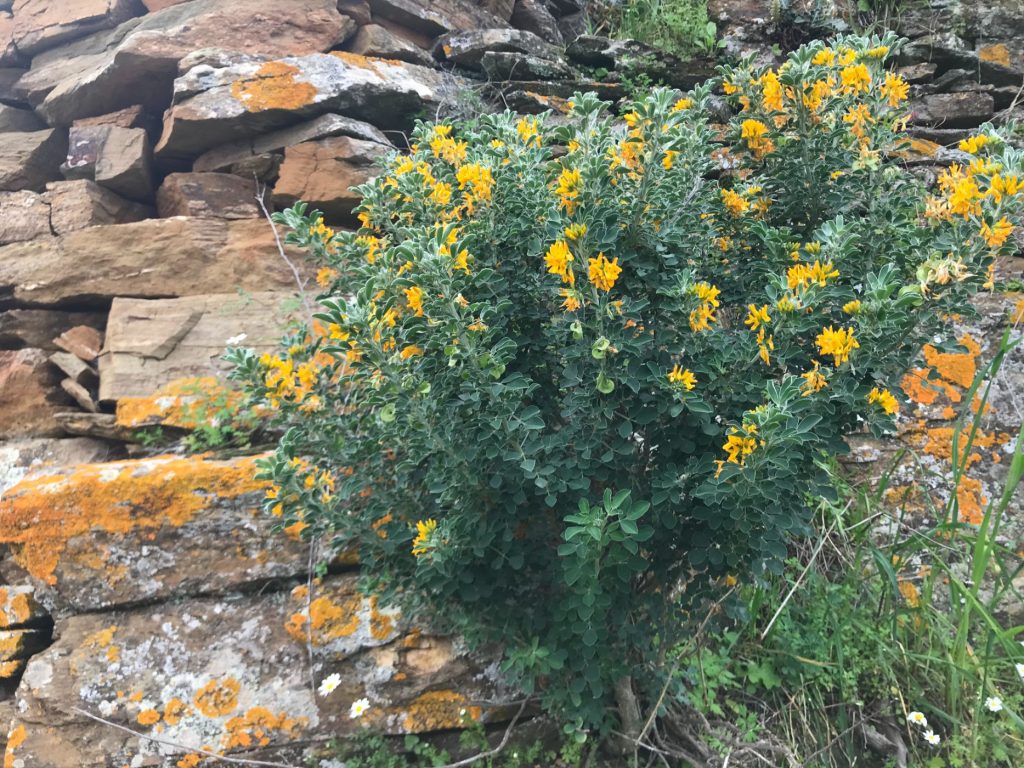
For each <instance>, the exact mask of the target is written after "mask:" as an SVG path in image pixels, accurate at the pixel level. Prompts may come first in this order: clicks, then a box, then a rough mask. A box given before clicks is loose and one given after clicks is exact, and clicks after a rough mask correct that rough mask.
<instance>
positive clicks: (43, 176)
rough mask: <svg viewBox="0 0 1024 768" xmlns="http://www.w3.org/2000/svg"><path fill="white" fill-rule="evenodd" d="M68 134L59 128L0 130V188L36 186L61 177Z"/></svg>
mask: <svg viewBox="0 0 1024 768" xmlns="http://www.w3.org/2000/svg"><path fill="white" fill-rule="evenodd" d="M67 146H68V145H67V135H66V134H65V133H64V132H62V131H59V130H45V131H31V132H29V133H0V190H7V191H12V190H19V189H34V190H36V191H41V190H42V189H43V187H44V186H45V185H46V182H48V181H53V180H54V179H59V178H60V171H59V169H60V164H61V162H62V161H63V160H64V155H65V153H66V152H67Z"/></svg>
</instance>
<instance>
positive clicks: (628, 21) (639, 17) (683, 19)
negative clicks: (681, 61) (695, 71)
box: [599, 0, 717, 58]
mask: <svg viewBox="0 0 1024 768" xmlns="http://www.w3.org/2000/svg"><path fill="white" fill-rule="evenodd" d="M599 15H600V18H601V22H602V25H603V27H604V29H605V30H606V31H607V32H608V33H609V34H610V35H611V36H612V37H616V38H621V39H626V38H628V39H633V40H639V41H640V42H642V43H646V44H648V45H651V46H654V47H655V48H661V49H662V50H664V51H667V52H669V53H673V54H675V55H677V56H680V57H682V58H688V57H691V56H694V55H697V54H706V53H710V52H712V51H714V50H715V48H716V47H717V42H716V35H717V28H716V26H715V23H714V22H713V21H711V20H709V19H708V6H707V2H705V1H704V0H626V2H621V3H615V4H611V3H606V4H605V7H604V8H603V9H599Z"/></svg>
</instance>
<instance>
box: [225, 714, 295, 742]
mask: <svg viewBox="0 0 1024 768" xmlns="http://www.w3.org/2000/svg"><path fill="white" fill-rule="evenodd" d="M307 725H308V720H307V719H306V718H304V717H300V718H290V717H288V715H287V714H286V713H284V712H278V713H277V714H276V715H275V714H274V713H273V712H271V711H270V710H269V709H267V708H266V707H253V708H252V709H250V710H248V711H247V712H246V713H245V714H244V715H239V716H238V717H233V718H231V719H230V720H228V721H227V723H225V724H224V729H225V730H224V737H223V739H222V740H221V747H222V748H223V749H236V748H241V749H247V748H251V747H266V746H268V745H269V744H270V742H271V741H272V740H273V739H274V736H282V737H284V738H285V740H294V739H295V738H296V737H297V736H298V735H299V733H300V731H301V730H302V729H304V728H305V727H306V726H307Z"/></svg>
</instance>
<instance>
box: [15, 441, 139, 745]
mask: <svg viewBox="0 0 1024 768" xmlns="http://www.w3.org/2000/svg"><path fill="white" fill-rule="evenodd" d="M122 456H123V452H122V451H121V450H120V448H119V447H117V446H114V445H112V444H111V443H108V442H105V441H102V440H93V439H91V438H88V437H65V438H61V439H51V438H21V439H17V440H6V441H4V442H3V443H0V499H3V498H4V496H5V494H6V492H7V489H8V488H11V487H12V486H15V485H17V484H18V483H20V482H21V481H22V480H24V479H26V478H29V477H34V476H37V475H40V474H48V473H51V472H53V471H55V470H56V469H58V468H60V467H65V466H70V465H73V464H89V463H91V462H96V461H109V460H111V459H118V458H121V457H122ZM5 590H6V591H5ZM26 593H28V594H27V596H26V597H23V598H18V597H17V595H19V594H26ZM33 595H34V593H33V592H32V589H31V587H29V586H23V587H18V588H15V587H11V586H6V587H5V586H3V585H0V629H8V628H9V627H14V626H23V625H25V626H29V625H30V626H36V625H37V623H38V621H37V619H38V618H40V616H41V614H42V613H45V612H44V611H43V609H42V608H32V607H31V606H34V605H38V604H37V603H36V601H35V597H34V596H33ZM19 616H20V617H21V618H19ZM26 617H28V618H26ZM2 730H4V729H3V728H0V731H2Z"/></svg>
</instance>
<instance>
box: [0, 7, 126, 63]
mask: <svg viewBox="0 0 1024 768" xmlns="http://www.w3.org/2000/svg"><path fill="white" fill-rule="evenodd" d="M13 11H14V24H13V27H12V32H13V42H14V45H15V46H16V47H17V49H18V51H19V52H20V53H21V54H23V55H25V56H34V55H36V54H37V53H40V52H41V51H44V50H46V49H48V48H53V47H54V46H56V45H60V44H61V43H65V42H69V41H71V40H74V39H76V38H79V37H85V36H86V35H89V34H92V33H93V32H98V31H100V30H102V29H111V28H113V27H116V26H117V25H118V24H120V23H122V22H124V21H127V20H128V19H130V18H132V17H133V16H137V15H139V14H140V13H142V11H143V9H142V8H141V7H140V5H139V3H138V2H136V0H15V2H14V8H13Z"/></svg>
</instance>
